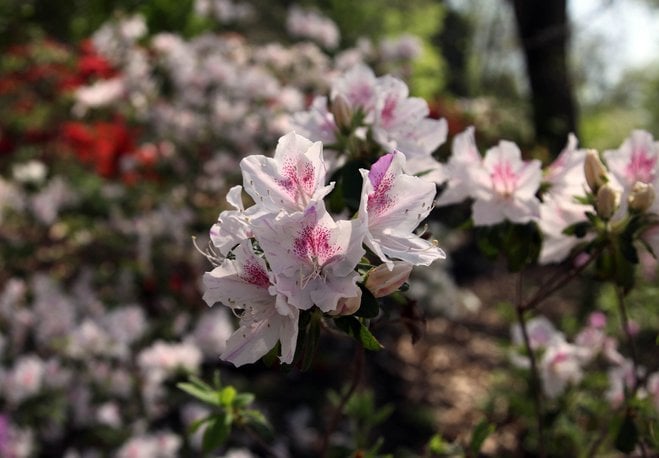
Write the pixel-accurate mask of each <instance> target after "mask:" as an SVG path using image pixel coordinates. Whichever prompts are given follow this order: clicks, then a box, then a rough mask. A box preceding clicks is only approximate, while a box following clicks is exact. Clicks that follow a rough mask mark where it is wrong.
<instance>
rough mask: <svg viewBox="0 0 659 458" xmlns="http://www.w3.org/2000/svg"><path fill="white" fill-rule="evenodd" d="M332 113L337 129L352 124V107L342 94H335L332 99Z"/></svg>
mask: <svg viewBox="0 0 659 458" xmlns="http://www.w3.org/2000/svg"><path fill="white" fill-rule="evenodd" d="M332 115H334V122H335V123H336V126H337V127H338V128H339V129H343V128H346V127H350V125H351V124H352V107H351V106H350V102H348V99H346V98H345V97H344V96H343V95H341V94H337V95H335V96H334V98H333V99H332Z"/></svg>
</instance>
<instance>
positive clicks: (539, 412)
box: [515, 272, 545, 458]
mask: <svg viewBox="0 0 659 458" xmlns="http://www.w3.org/2000/svg"><path fill="white" fill-rule="evenodd" d="M522 281H523V277H522V272H520V273H519V275H518V277H517V304H516V306H515V310H516V312H517V322H518V323H519V326H520V328H521V329H522V337H523V338H524V347H525V348H526V352H527V353H528V355H529V360H530V362H531V380H530V382H531V383H530V387H531V391H533V400H534V403H535V412H536V420H537V427H538V456H540V458H544V457H545V425H544V418H543V415H544V412H543V407H542V393H541V391H540V375H539V373H538V364H537V362H536V360H535V354H534V353H533V349H532V348H531V340H530V339H529V333H528V331H527V330H526V321H525V320H524V312H525V311H526V310H527V309H526V308H525V307H524V304H523V303H522V289H523V283H522Z"/></svg>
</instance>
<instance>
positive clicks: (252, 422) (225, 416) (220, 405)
mask: <svg viewBox="0 0 659 458" xmlns="http://www.w3.org/2000/svg"><path fill="white" fill-rule="evenodd" d="M176 386H177V387H178V388H179V389H181V390H183V391H185V392H186V393H187V394H189V395H190V396H193V397H194V398H196V399H197V400H199V401H201V402H203V403H204V404H207V405H210V406H211V407H212V408H213V411H212V413H211V414H210V415H208V416H207V417H204V418H201V419H199V420H197V421H195V422H193V423H192V424H191V425H190V427H189V433H190V434H193V433H195V432H196V431H197V430H199V429H200V428H201V427H205V429H204V435H203V438H202V449H203V451H204V453H207V454H208V453H211V452H212V451H214V450H216V449H217V448H219V447H220V446H222V445H223V444H224V443H226V441H227V440H228V438H229V435H230V434H231V430H232V428H233V426H236V427H238V428H249V429H251V430H255V431H257V432H258V433H259V434H260V435H261V436H262V437H264V438H268V439H270V438H271V437H272V429H271V427H270V424H269V422H268V420H267V419H266V418H265V416H264V415H263V414H262V413H261V412H259V411H258V410H256V409H251V408H249V406H250V405H251V404H252V403H253V402H254V395H253V394H251V393H239V392H238V391H237V390H236V389H235V388H234V387H233V386H231V385H228V386H222V384H221V383H220V375H219V372H215V376H214V380H213V385H212V386H211V385H209V384H207V383H206V382H204V381H203V380H201V379H200V378H198V377H196V376H194V375H191V376H190V377H189V382H181V383H178V384H177V385H176Z"/></svg>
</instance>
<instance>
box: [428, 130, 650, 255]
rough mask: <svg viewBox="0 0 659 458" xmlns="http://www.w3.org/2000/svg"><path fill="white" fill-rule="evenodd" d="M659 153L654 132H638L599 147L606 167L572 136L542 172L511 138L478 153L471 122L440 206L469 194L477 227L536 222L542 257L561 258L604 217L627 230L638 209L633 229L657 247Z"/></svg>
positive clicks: (457, 145)
mask: <svg viewBox="0 0 659 458" xmlns="http://www.w3.org/2000/svg"><path fill="white" fill-rule="evenodd" d="M658 153H659V148H658V147H657V144H656V143H655V142H654V140H653V138H652V136H651V134H649V133H648V132H644V131H634V132H632V134H631V136H630V137H629V138H628V139H627V140H625V142H624V143H623V144H622V145H621V147H620V148H619V149H618V150H607V151H605V152H604V153H603V154H602V157H603V159H604V160H605V161H606V163H607V164H608V169H607V167H606V166H605V165H604V163H603V162H602V161H601V158H600V156H599V154H598V153H597V152H596V151H595V150H585V149H578V148H577V139H576V137H575V136H574V135H570V137H569V139H568V143H567V145H566V147H565V149H564V150H563V151H562V152H561V154H560V155H559V156H558V157H557V158H556V160H555V161H554V162H553V163H551V164H550V165H549V166H547V167H546V168H545V170H544V174H543V170H542V169H541V165H540V162H539V161H538V160H531V161H524V160H523V159H522V156H521V151H520V150H519V148H518V147H517V146H516V145H515V144H514V143H512V142H508V141H501V142H500V143H499V145H498V146H496V147H494V148H491V149H489V150H488V151H487V152H486V153H485V156H484V157H481V155H480V154H479V152H478V150H477V148H476V144H475V140H474V130H473V128H469V129H467V130H466V131H465V132H463V133H461V134H459V135H457V136H456V137H455V139H454V141H453V148H452V155H451V157H450V158H449V160H448V163H447V164H446V165H445V171H444V173H443V175H444V176H445V177H446V181H445V190H444V191H443V193H442V194H441V195H440V197H439V198H438V201H437V205H438V206H443V205H449V204H454V203H458V202H461V201H463V200H465V199H471V200H472V201H473V206H472V219H473V224H474V226H494V225H498V224H501V223H504V222H510V223H514V224H526V223H535V224H537V226H538V228H539V230H540V232H541V234H542V237H543V240H542V248H541V251H540V253H539V262H540V263H542V264H545V263H551V262H559V261H562V260H564V259H565V258H567V257H568V255H569V254H570V252H571V251H572V250H573V249H574V248H575V247H576V246H578V245H579V244H580V243H582V242H584V241H591V240H593V239H594V238H595V237H596V235H597V231H598V230H604V229H605V226H604V225H603V224H604V223H609V225H608V226H606V227H608V229H607V230H614V231H617V233H622V232H624V230H625V227H628V226H626V225H627V223H628V222H629V219H630V217H631V216H632V215H634V214H636V215H638V214H644V215H645V216H644V217H643V218H644V222H643V224H639V225H638V226H636V228H637V229H638V228H639V227H640V228H641V229H642V230H641V231H640V232H641V234H640V237H641V238H642V239H643V240H644V241H645V242H646V245H647V246H649V247H650V248H651V249H652V250H653V251H655V252H656V250H657V248H659V246H657V245H656V243H657V242H656V237H654V234H655V232H656V230H657V229H656V228H657V220H656V216H657V215H658V214H659V206H658V205H659V203H657V202H656V201H655V199H654V188H655V187H656V186H657V185H659V181H658V180H659V173H657V170H658V168H657V157H658ZM652 215H654V216H652ZM595 218H598V219H599V220H601V221H603V224H601V225H598V224H597V223H596V222H595ZM616 224H617V227H614V226H615V225H616ZM575 228H578V229H577V231H576V232H575ZM577 232H578V233H577Z"/></svg>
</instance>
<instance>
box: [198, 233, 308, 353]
mask: <svg viewBox="0 0 659 458" xmlns="http://www.w3.org/2000/svg"><path fill="white" fill-rule="evenodd" d="M233 254H234V256H235V259H225V260H224V261H223V262H222V264H221V265H220V266H218V267H216V268H215V269H213V270H212V271H211V272H207V273H206V274H204V287H205V292H204V300H205V301H206V303H207V304H208V305H209V306H212V305H213V304H215V303H218V302H221V303H223V304H225V305H226V306H227V307H230V308H231V309H232V310H234V311H235V312H236V313H237V314H239V316H240V327H239V328H238V329H237V330H236V331H235V332H234V333H233V334H232V335H231V336H230V337H229V339H228V340H227V342H226V348H225V349H224V351H223V352H222V355H221V358H222V359H224V360H226V361H230V362H232V363H233V364H235V365H236V366H241V365H243V364H249V363H253V362H255V361H257V360H258V359H260V358H261V357H262V356H264V355H265V354H266V353H267V352H269V351H270V350H271V349H272V348H273V347H274V346H275V345H276V344H277V342H281V347H282V356H281V361H282V362H284V363H291V362H292V361H293V356H294V354H295V346H296V343H297V332H298V327H297V326H298V310H297V309H296V308H294V307H291V306H290V305H288V304H287V303H286V300H285V298H284V297H283V296H281V295H280V294H278V293H277V289H276V287H275V286H274V277H273V275H272V274H271V273H270V272H269V271H268V269H267V267H266V264H265V261H264V259H263V258H261V257H259V256H257V255H256V254H255V253H254V250H253V249H252V246H251V243H250V242H249V241H244V242H242V243H241V244H240V245H238V247H237V248H236V249H235V250H234V251H233Z"/></svg>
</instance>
